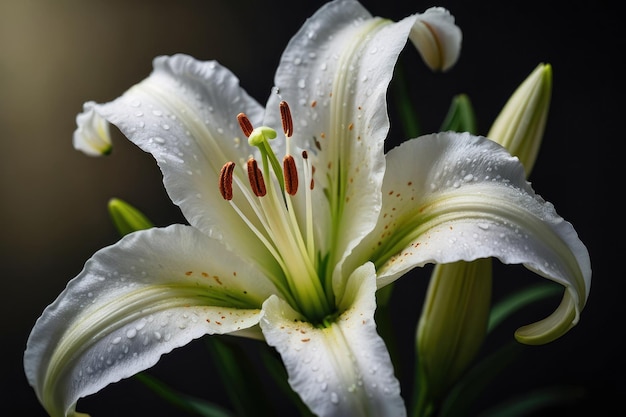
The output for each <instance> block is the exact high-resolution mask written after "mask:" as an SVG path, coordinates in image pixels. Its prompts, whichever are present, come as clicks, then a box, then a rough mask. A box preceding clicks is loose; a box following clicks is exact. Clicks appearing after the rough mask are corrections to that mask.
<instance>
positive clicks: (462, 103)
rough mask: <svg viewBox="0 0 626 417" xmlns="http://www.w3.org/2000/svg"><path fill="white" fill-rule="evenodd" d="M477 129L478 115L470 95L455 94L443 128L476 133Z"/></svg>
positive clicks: (444, 129)
mask: <svg viewBox="0 0 626 417" xmlns="http://www.w3.org/2000/svg"><path fill="white" fill-rule="evenodd" d="M476 129H477V128H476V115H475V113H474V108H473V107H472V103H471V101H470V99H469V97H468V96H467V95H465V94H458V95H456V96H454V98H453V99H452V103H450V108H449V109H448V114H447V115H446V117H445V119H444V120H443V123H442V124H441V130H442V131H448V130H452V131H454V132H470V133H472V134H476Z"/></svg>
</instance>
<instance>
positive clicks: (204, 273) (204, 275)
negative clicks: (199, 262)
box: [201, 272, 209, 278]
mask: <svg viewBox="0 0 626 417" xmlns="http://www.w3.org/2000/svg"><path fill="white" fill-rule="evenodd" d="M201 274H202V276H203V277H205V278H206V277H208V276H209V274H207V273H206V272H201Z"/></svg>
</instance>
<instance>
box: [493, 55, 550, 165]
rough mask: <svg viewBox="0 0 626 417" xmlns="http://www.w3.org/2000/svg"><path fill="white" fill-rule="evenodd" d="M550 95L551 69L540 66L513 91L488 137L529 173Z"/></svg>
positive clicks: (539, 142)
mask: <svg viewBox="0 0 626 417" xmlns="http://www.w3.org/2000/svg"><path fill="white" fill-rule="evenodd" d="M551 96H552V66H551V65H550V64H543V63H542V64H539V65H537V67H536V68H535V70H534V71H533V72H532V73H531V74H530V75H529V76H528V77H527V78H526V80H524V82H523V83H522V84H521V85H520V86H519V87H518V88H517V90H515V92H514V93H513V95H512V96H511V98H509V100H508V101H507V103H506V104H505V105H504V107H503V108H502V111H501V112H500V114H499V115H498V117H497V118H496V120H495V122H494V123H493V125H492V126H491V129H490V130H489V133H488V134H487V137H488V138H489V139H491V140H493V141H495V142H498V143H499V144H500V145H502V146H504V147H505V148H506V149H507V150H508V151H509V152H510V153H511V155H515V156H517V157H518V158H519V159H520V162H521V163H522V165H524V169H525V170H526V176H528V175H529V174H530V171H531V170H532V168H533V166H534V164H535V160H536V159H537V153H538V152H539V147H540V145H541V140H542V138H543V132H544V129H545V125H546V119H547V118H548V109H549V107H550V99H551Z"/></svg>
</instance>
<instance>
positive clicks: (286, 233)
mask: <svg viewBox="0 0 626 417" xmlns="http://www.w3.org/2000/svg"><path fill="white" fill-rule="evenodd" d="M280 115H281V119H282V127H283V132H284V134H285V140H286V146H285V149H286V151H285V156H284V157H283V159H282V164H281V163H280V162H279V160H278V158H277V157H276V154H275V153H274V150H273V149H272V148H271V146H270V144H269V141H270V140H273V139H275V138H276V137H277V132H276V131H275V130H274V129H272V128H270V127H267V126H261V127H257V128H254V127H253V126H252V123H251V122H250V120H249V119H248V117H247V116H246V115H245V114H243V113H240V114H239V115H238V116H237V120H238V121H239V126H240V127H241V130H242V131H243V133H244V135H246V137H247V138H248V143H249V144H250V145H251V146H255V147H257V148H258V149H259V153H260V158H259V159H260V164H259V161H257V160H256V159H254V158H250V159H248V161H247V162H246V164H245V167H244V166H240V167H239V168H240V169H242V170H244V172H245V174H246V176H247V179H248V184H246V183H245V181H244V180H241V178H240V177H241V176H238V175H235V169H237V168H238V166H237V164H235V163H234V162H232V161H231V162H227V163H226V164H225V165H224V167H223V168H222V170H221V172H220V177H219V189H220V193H221V194H222V197H223V198H224V199H225V200H227V201H228V202H229V203H230V204H231V206H232V207H233V209H234V210H235V211H236V212H237V214H238V215H239V216H240V217H241V218H242V219H243V221H244V222H245V223H246V225H247V226H248V228H249V229H250V230H251V231H252V232H253V234H254V235H255V236H256V237H257V238H258V239H259V240H260V241H261V242H262V243H263V245H264V246H265V247H266V248H267V250H268V251H269V253H271V255H272V256H273V257H274V259H275V260H276V262H277V263H278V265H279V266H280V270H281V274H280V276H275V275H276V274H269V275H271V276H270V277H269V278H270V279H271V280H272V281H273V282H274V284H276V286H277V287H278V288H279V289H281V290H282V292H283V295H284V296H285V298H286V300H287V301H288V302H289V303H290V304H291V305H292V307H294V309H296V310H298V311H299V312H301V313H302V314H303V315H304V316H305V317H306V319H307V320H308V321H310V322H318V323H322V322H323V320H324V319H325V318H326V317H327V316H329V315H330V314H332V313H333V311H334V302H333V300H332V299H331V297H332V291H328V292H327V291H325V288H324V285H323V280H322V279H321V277H320V273H319V272H318V271H323V270H324V269H325V268H324V265H321V264H323V263H324V262H323V260H322V257H321V256H320V254H319V253H318V251H317V250H316V245H315V236H314V232H313V214H312V203H311V191H312V190H313V187H314V182H313V172H314V168H313V165H312V164H311V162H310V161H309V158H308V154H307V152H306V151H302V153H301V155H299V160H298V161H297V160H296V158H294V156H293V155H291V152H290V146H289V142H290V138H291V136H292V134H293V120H292V118H291V111H290V109H289V105H288V104H287V102H285V101H281V103H280ZM297 162H299V163H300V165H301V166H302V173H303V177H304V178H303V181H302V183H303V185H304V186H302V184H301V182H300V178H299V174H298V165H297ZM243 178H245V176H244V177H243ZM233 186H236V187H237V188H238V190H239V191H240V192H242V193H243V195H244V196H245V199H246V202H247V204H248V205H249V206H250V208H251V210H249V209H247V207H240V206H238V204H237V203H236V202H235V201H234V200H233ZM298 192H302V193H304V200H303V202H301V203H303V204H304V207H305V209H304V216H302V217H301V218H298V217H297V216H296V212H295V210H294V199H295V198H296V197H297V194H298ZM298 197H301V196H298ZM244 209H247V210H244ZM328 294H330V295H328Z"/></svg>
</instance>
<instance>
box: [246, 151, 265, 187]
mask: <svg viewBox="0 0 626 417" xmlns="http://www.w3.org/2000/svg"><path fill="white" fill-rule="evenodd" d="M248 180H250V186H251V187H252V192H253V193H254V195H256V196H257V197H263V196H264V195H265V194H267V190H266V189H265V181H264V180H263V174H262V173H261V170H260V169H259V166H258V164H257V162H256V160H255V159H254V158H250V159H248Z"/></svg>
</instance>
